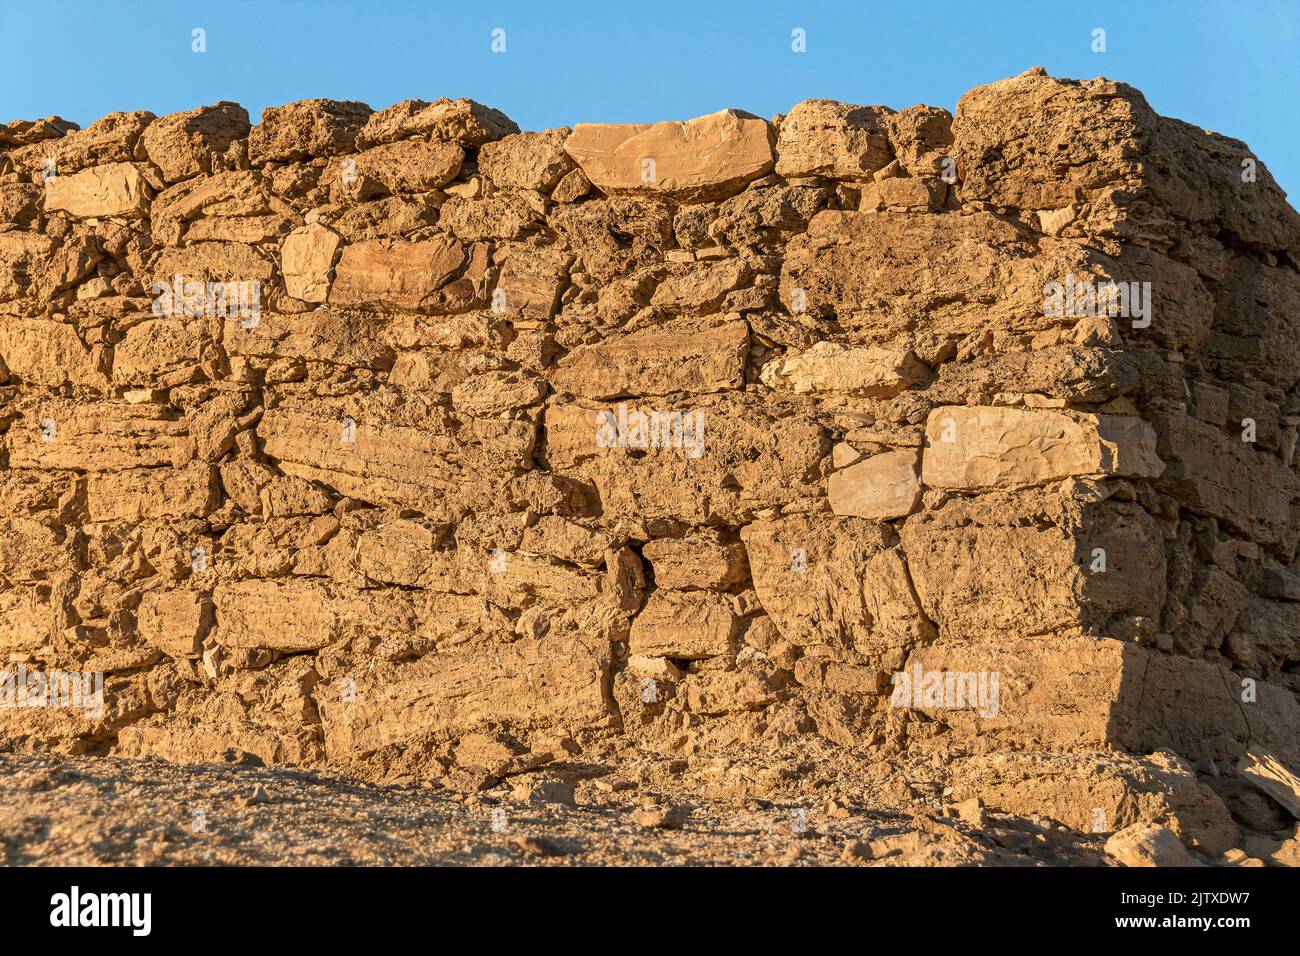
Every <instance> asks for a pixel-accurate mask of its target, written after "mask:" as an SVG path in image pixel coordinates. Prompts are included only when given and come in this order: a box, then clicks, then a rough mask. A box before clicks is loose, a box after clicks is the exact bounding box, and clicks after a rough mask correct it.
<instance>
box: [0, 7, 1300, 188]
mask: <svg viewBox="0 0 1300 956" xmlns="http://www.w3.org/2000/svg"><path fill="white" fill-rule="evenodd" d="M195 27H201V28H203V29H204V30H206V31H207V52H206V53H203V54H196V53H193V52H191V49H190V47H191V30H192V29H194V28H195ZM498 27H499V28H502V29H504V30H505V31H506V32H505V39H506V52H505V53H504V54H494V53H493V52H492V50H491V42H492V37H491V33H492V30H493V29H494V28H498ZM1095 27H1101V28H1103V29H1105V30H1106V41H1107V50H1106V52H1105V53H1094V52H1092V50H1091V45H1092V36H1091V33H1092V30H1093V28H1095ZM795 28H802V29H803V30H805V31H806V36H807V52H806V53H803V54H795V53H792V52H791V49H790V45H791V31H792V30H793V29H795ZM1040 64H1041V65H1042V66H1045V67H1046V68H1047V70H1048V72H1050V73H1052V74H1054V75H1057V76H1067V77H1073V78H1091V77H1094V76H1103V75H1104V76H1107V77H1109V78H1111V79H1116V80H1123V81H1125V82H1127V83H1131V84H1133V85H1134V86H1136V87H1138V88H1139V89H1141V90H1142V91H1143V92H1144V93H1145V94H1146V96H1147V99H1148V100H1149V101H1150V103H1151V105H1152V106H1153V107H1155V109H1156V110H1157V111H1158V112H1160V113H1163V114H1165V115H1168V116H1175V117H1178V118H1180V119H1184V120H1187V121H1189V122H1192V123H1196V124H1198V125H1200V126H1202V127H1204V128H1206V129H1212V130H1215V131H1217V132H1221V133H1225V134H1228V135H1231V136H1236V137H1238V138H1240V139H1243V140H1245V141H1246V142H1247V143H1249V144H1250V146H1251V147H1252V149H1253V151H1254V153H1255V155H1257V156H1258V157H1259V158H1261V159H1262V160H1263V161H1264V163H1265V164H1266V165H1267V166H1268V167H1269V168H1270V169H1271V170H1272V171H1273V174H1274V176H1275V177H1276V178H1277V180H1278V181H1279V182H1280V183H1281V185H1282V187H1283V188H1284V189H1286V190H1287V191H1288V192H1289V193H1290V195H1291V200H1292V204H1293V205H1297V204H1300V202H1298V200H1300V0H1119V2H1116V0H1087V2H1078V0H962V2H954V0H917V2H913V0H858V2H851V0H843V2H830V0H826V2H818V0H801V2H777V0H749V2H741V0H693V2H678V0H604V2H596V0H570V2H564V0H549V2H546V0H528V2H525V0H519V2H511V3H494V2H490V0H485V2H477V0H456V2H444V0H425V2H415V0H372V2H368V3H367V2H358V3H355V4H354V3H346V2H341V0H317V2H307V0H279V2H276V0H254V2H243V0H230V2H224V3H222V2H217V0H206V2H191V0H158V2H155V0H98V2H96V0H0V122H3V121H6V120H9V119H17V118H34V117H38V116H48V115H50V114H52V113H57V114H60V115H62V116H64V117H66V118H67V119H71V120H74V121H76V122H78V123H80V124H82V125H83V126H84V125H86V124H87V123H89V122H91V121H93V120H95V119H97V118H98V117H100V116H102V115H103V114H105V113H108V112H111V111H113V110H128V109H149V110H152V111H153V112H155V113H158V114H163V113H170V112H174V111H177V110H183V109H189V108H192V107H194V106H199V105H202V104H205V103H211V102H215V101H217V100H223V99H225V100H236V101H238V102H239V103H242V104H243V105H244V106H245V107H246V108H247V109H248V111H249V114H250V115H251V116H252V117H253V118H254V121H256V118H257V117H258V116H259V115H260V114H261V110H262V109H263V107H266V106H273V105H277V104H280V103H286V102H290V101H292V100H298V99H305V98H308V97H331V98H335V99H354V100H362V101H364V102H366V103H368V104H369V105H370V106H372V107H374V108H375V109H380V108H382V107H384V106H388V105H389V104H391V103H394V102H396V101H398V100H403V99H408V98H411V97H416V98H420V99H436V98H437V97H439V96H451V97H456V96H469V97H472V98H473V99H476V100H479V101H480V102H483V103H487V104H488V105H490V106H495V107H497V108H498V109H501V110H504V111H505V112H506V113H508V114H509V115H510V116H511V117H512V118H513V119H514V120H515V121H516V122H518V123H519V125H520V126H521V127H522V128H524V129H545V128H547V127H554V126H562V125H565V124H572V123H574V122H580V121H591V122H609V121H639V122H646V121H655V120H661V119H686V118H689V117H691V116H697V115H699V114H701V113H708V112H712V111H714V110H717V109H721V108H723V107H727V106H734V107H737V108H741V109H747V110H749V111H751V112H753V113H757V114H759V115H762V116H771V115H772V114H774V113H779V112H784V111H785V110H787V109H788V108H789V107H790V106H791V105H792V104H794V103H796V102H798V101H799V100H802V99H807V98H809V97H830V98H832V99H837V100H844V101H847V102H853V103H871V104H885V105H887V106H892V107H895V108H901V107H905V106H910V105H912V104H914V103H928V104H931V105H934V106H943V107H947V108H948V109H952V108H953V107H954V106H955V105H956V101H957V98H958V96H960V95H961V94H962V93H963V92H964V91H965V90H967V89H969V88H970V87H972V86H978V85H980V84H982V83H988V82H991V81H993V80H997V79H1000V78H1002V77H1006V76H1010V75H1013V74H1015V73H1020V72H1022V71H1023V70H1026V69H1028V68H1029V67H1031V66H1035V65H1040Z"/></svg>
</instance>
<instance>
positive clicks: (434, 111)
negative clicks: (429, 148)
mask: <svg viewBox="0 0 1300 956" xmlns="http://www.w3.org/2000/svg"><path fill="white" fill-rule="evenodd" d="M518 132H519V127H518V126H516V125H515V123H514V121H513V120H511V119H510V117H508V116H506V115H505V114H504V113H502V112H501V111H500V110H494V109H492V108H490V107H487V106H484V105H482V104H481V103H475V102H474V101H473V100H465V99H460V100H448V99H441V100H438V101H437V102H436V103H427V102H425V101H424V100H403V101H402V102H401V103H395V104H393V105H392V106H390V107H388V108H387V109H384V110H380V111H379V112H378V113H375V114H374V115H372V116H371V117H370V118H369V119H368V120H367V121H366V125H365V128H364V129H362V130H361V135H360V136H359V137H358V140H359V142H360V144H361V145H363V146H371V145H375V144H377V143H391V142H393V141H395V140H399V139H406V138H407V137H408V136H417V135H427V136H428V137H429V138H430V139H433V140H438V141H441V142H448V143H459V144H460V145H461V146H470V147H477V146H482V145H484V144H485V143H488V142H491V141H492V140H496V139H501V138H502V137H503V136H509V135H510V134H512V133H518Z"/></svg>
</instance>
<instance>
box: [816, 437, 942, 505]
mask: <svg viewBox="0 0 1300 956" xmlns="http://www.w3.org/2000/svg"><path fill="white" fill-rule="evenodd" d="M920 467H921V453H920V452H919V451H917V450H915V449H912V448H900V449H898V450H897V451H890V452H885V453H884V454H881V455H871V456H869V457H867V458H864V459H862V460H861V461H859V462H857V463H856V464H853V465H849V466H848V467H847V468H841V469H840V470H839V471H836V472H834V473H833V474H832V475H831V477H830V479H829V481H828V482H827V484H826V495H827V497H828V498H829V499H830V503H831V510H832V511H834V512H835V513H836V514H837V515H856V516H857V517H859V518H875V519H876V520H877V521H885V520H888V519H890V518H903V517H906V516H907V515H910V514H911V513H912V512H913V511H915V510H916V509H917V507H919V506H920V504H921V475H920Z"/></svg>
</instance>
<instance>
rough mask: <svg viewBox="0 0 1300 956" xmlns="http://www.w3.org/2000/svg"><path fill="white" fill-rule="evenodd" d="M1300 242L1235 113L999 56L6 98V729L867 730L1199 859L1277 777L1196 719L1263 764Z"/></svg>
mask: <svg viewBox="0 0 1300 956" xmlns="http://www.w3.org/2000/svg"><path fill="white" fill-rule="evenodd" d="M1247 172H1249V175H1247ZM1298 264H1300V216H1298V215H1297V213H1296V212H1295V210H1294V209H1292V208H1291V207H1290V206H1289V205H1288V204H1287V203H1286V200H1285V197H1284V195H1283V194H1282V193H1281V191H1280V190H1279V189H1278V187H1277V186H1276V184H1275V183H1274V182H1273V180H1272V178H1271V176H1270V175H1269V173H1268V171H1267V169H1265V167H1264V166H1263V164H1262V163H1258V162H1257V161H1256V158H1255V157H1253V156H1252V155H1251V153H1250V150H1249V148H1248V147H1247V146H1246V145H1245V144H1244V143H1241V142H1239V141H1236V140H1232V139H1229V138H1227V137H1224V136H1220V135H1218V134H1213V133H1206V132H1203V131H1200V130H1196V129H1193V128H1192V127H1190V126H1188V125H1187V124H1185V123H1181V122H1179V121H1176V120H1171V119H1166V118H1163V117H1160V116H1158V115H1156V114H1155V113H1154V112H1153V111H1152V110H1151V109H1150V107H1149V106H1148V105H1147V104H1146V102H1145V101H1144V99H1143V98H1142V96H1141V94H1140V93H1138V92H1137V91H1136V90H1133V89H1132V88H1130V87H1127V86H1124V85H1122V84H1117V83H1112V82H1109V81H1105V80H1092V81H1086V82H1077V81H1068V80H1060V79H1056V78H1053V77H1050V76H1047V75H1046V74H1045V73H1044V72H1043V71H1042V70H1040V69H1035V70H1031V71H1029V72H1027V73H1024V74H1022V75H1020V76H1017V77H1014V78H1011V79H1008V80H1005V81H1002V82H999V83H994V84H991V85H989V86H986V87H981V88H979V89H976V90H972V91H971V92H969V93H967V94H966V95H965V96H964V97H962V99H961V101H960V102H959V104H958V107H957V111H956V115H955V116H950V115H949V114H948V113H946V112H945V111H943V110H937V109H933V108H930V107H921V106H918V107H913V108H911V109H908V110H904V111H901V112H894V111H892V110H889V109H887V108H884V107H872V106H858V105H850V104H839V103H832V102H829V101H825V100H813V101H808V102H805V103H801V104H798V105H796V106H795V107H794V108H792V109H791V111H790V112H789V113H788V114H787V115H785V116H782V117H776V118H774V119H773V121H771V122H768V121H765V120H763V119H759V118H756V117H752V116H750V115H749V114H745V113H740V112H737V111H733V110H723V111H721V112H718V113H714V114H712V115H709V116H704V117H699V118H697V119H693V120H689V121H686V122H674V123H658V124H654V125H633V124H617V125H594V124H582V123H579V124H577V125H575V126H573V127H572V128H571V129H570V128H562V129H557V130H549V131H544V132H520V131H519V130H518V128H517V127H516V126H515V124H514V123H513V122H511V121H510V120H509V119H508V118H506V117H505V116H504V115H503V114H501V113H499V112H498V111H496V110H492V109H490V108H488V107H485V106H482V105H480V104H478V103H475V102H473V101H471V100H455V101H452V100H441V101H438V102H436V103H427V102H423V101H417V100H411V101H407V102H405V103H400V104H397V105H395V106H392V107H389V108H387V109H383V110H380V111H378V112H374V111H372V110H371V109H370V108H369V107H368V106H366V105H365V104H361V103H355V102H335V101H328V100H309V101H304V102H301V103H293V104H288V105H286V106H281V107H275V108H271V109H268V110H267V111H266V112H265V113H264V115H263V116H262V117H261V121H260V122H259V123H257V124H255V125H250V124H249V122H248V117H247V116H246V114H245V113H244V111H243V110H242V109H241V108H239V107H238V106H237V105H235V104H232V103H218V104H214V105H212V106H207V107H203V108H200V109H197V110H192V111H189V112H187V113H182V114H176V115H174V116H166V117H155V116H153V115H152V114H150V113H146V112H135V113H115V114H111V115H110V116H108V117H105V118H104V119H102V120H100V121H99V122H97V123H95V124H93V125H91V126H90V127H88V128H87V129H85V130H78V129H76V128H75V126H73V124H69V123H66V122H64V121H62V120H59V119H57V118H50V119H47V120H41V121H37V122H34V123H28V122H15V123H10V124H8V125H7V126H4V127H0V654H3V657H4V660H3V662H0V664H2V666H3V667H4V668H6V670H5V671H4V672H3V673H4V674H6V675H10V676H8V677H6V678H5V680H6V681H7V683H0V695H3V694H4V693H9V694H10V696H9V697H3V699H0V703H5V706H0V748H4V749H6V750H10V751H18V752H25V751H34V750H52V751H57V752H62V753H67V754H90V755H99V756H113V757H138V758H153V757H160V758H164V759H168V760H173V761H178V762H202V761H211V760H216V759H219V758H221V756H222V755H223V754H225V753H227V752H228V751H231V750H232V749H235V750H238V751H242V752H246V753H248V754H253V755H256V757H257V758H258V759H260V760H262V761H264V762H266V763H268V764H290V765H299V766H307V767H329V768H330V769H331V770H342V771H345V772H348V773H352V774H355V775H358V776H362V777H366V778H369V779H374V780H396V779H408V778H409V779H410V780H415V781H426V782H430V783H435V784H437V785H438V786H447V787H453V788H455V789H460V790H468V791H473V790H475V789H478V788H484V787H491V786H496V785H498V784H500V782H501V781H503V780H507V779H510V778H515V777H520V776H521V775H527V774H530V773H534V772H535V771H536V770H537V769H538V768H539V767H542V766H545V765H548V764H551V763H553V762H555V761H557V760H558V761H574V762H578V763H582V762H585V763H587V764H596V763H600V762H604V763H606V764H608V765H610V766H619V765H622V764H624V763H626V762H627V761H629V760H632V759H633V757H634V756H635V757H636V759H642V758H644V759H649V760H657V761H665V762H667V763H668V764H670V765H672V764H673V762H674V761H691V760H698V761H702V762H707V761H708V760H712V759H715V758H718V759H721V757H722V755H727V754H730V755H737V759H741V757H740V756H738V755H744V754H755V753H766V752H773V751H782V752H800V751H802V752H805V753H807V754H810V755H812V754H816V755H817V756H816V757H813V756H809V757H808V759H807V760H806V761H805V763H806V764H807V767H804V768H802V769H801V768H800V766H799V765H798V764H797V763H796V764H795V765H794V766H793V768H792V769H790V770H789V772H790V773H792V774H795V775H796V776H797V775H802V774H806V773H809V772H813V771H815V770H816V768H817V767H818V766H819V763H818V761H821V764H820V766H829V765H830V764H829V763H827V761H831V760H832V756H831V755H836V754H837V755H839V756H838V757H835V758H834V759H836V760H839V759H842V760H844V761H849V762H851V763H852V764H853V765H854V766H859V767H862V768H865V770H864V772H866V773H868V774H873V775H875V776H874V778H873V779H875V781H876V783H877V784H879V785H880V787H882V788H883V789H879V790H877V791H873V795H872V796H871V797H870V799H885V798H886V797H887V796H888V794H887V793H886V791H887V790H888V789H889V779H890V778H889V774H890V772H891V771H890V768H891V767H894V766H896V765H897V762H898V761H899V760H903V759H909V760H914V761H917V762H918V763H917V765H918V766H930V765H932V766H933V767H936V768H943V769H942V771H939V770H936V771H935V772H934V773H933V774H931V775H930V776H929V778H928V779H926V780H924V781H919V780H915V781H913V783H916V784H917V785H916V786H913V783H909V784H908V785H907V787H905V788H904V789H906V790H907V791H908V794H907V795H908V797H909V798H910V799H921V800H929V801H938V802H940V803H942V802H943V801H945V800H946V799H947V798H949V797H953V798H954V800H960V801H964V803H963V806H965V807H966V809H965V811H963V812H964V813H965V814H966V816H970V817H971V818H972V819H978V818H980V817H981V814H983V813H984V812H985V811H984V810H983V809H982V807H984V806H987V807H988V809H989V811H997V810H1006V811H1008V812H1014V813H1021V814H1038V815H1041V816H1045V817H1052V818H1054V819H1057V820H1059V821H1061V822H1062V823H1064V824H1065V825H1067V826H1068V827H1071V828H1075V829H1085V828H1086V829H1088V832H1090V833H1097V834H1101V835H1107V834H1110V833H1114V832H1117V831H1121V830H1123V831H1124V835H1123V836H1122V838H1121V836H1116V837H1115V838H1114V840H1115V842H1114V848H1115V853H1116V855H1119V856H1122V857H1126V858H1128V859H1129V860H1130V861H1136V860H1140V859H1147V858H1150V859H1154V860H1155V861H1156V862H1160V861H1162V860H1168V859H1181V857H1179V854H1178V852H1177V851H1175V850H1172V849H1170V842H1169V841H1170V840H1175V841H1176V842H1178V843H1179V845H1180V846H1183V847H1186V848H1188V849H1189V850H1190V851H1191V852H1192V853H1193V855H1194V856H1196V855H1199V858H1201V859H1204V860H1217V861H1222V860H1224V859H1236V858H1237V857H1236V856H1234V855H1233V854H1234V853H1240V852H1241V850H1240V847H1241V846H1243V845H1244V843H1243V841H1246V842H1249V841H1250V840H1252V839H1255V840H1259V839H1264V837H1263V836H1260V834H1261V832H1262V833H1264V834H1268V835H1269V836H1268V839H1273V840H1277V841H1281V840H1282V839H1283V837H1282V836H1279V834H1281V833H1282V831H1283V830H1284V829H1285V826H1286V825H1289V824H1287V823H1286V821H1287V820H1288V819H1289V813H1288V811H1287V810H1286V808H1285V806H1284V805H1281V804H1279V803H1278V801H1277V800H1276V799H1271V798H1270V797H1269V796H1267V794H1264V793H1262V792H1259V791H1257V790H1255V789H1252V788H1251V787H1250V785H1249V783H1248V781H1245V780H1244V779H1243V778H1241V777H1240V776H1239V775H1238V774H1237V771H1236V769H1235V768H1236V767H1237V765H1238V762H1239V761H1240V760H1241V759H1242V757H1243V756H1244V755H1245V754H1246V753H1247V752H1248V751H1250V750H1251V749H1252V748H1254V749H1259V750H1263V751H1267V752H1268V753H1270V754H1271V755H1272V756H1273V758H1274V759H1276V760H1277V761H1278V762H1279V765H1280V766H1282V767H1284V768H1289V771H1288V772H1290V773H1292V774H1294V773H1295V772H1296V771H1297V770H1298V769H1300V563H1298V562H1297V547H1298V546H1300V476H1298V475H1297V473H1296V471H1297V468H1300V462H1297V460H1296V455H1295V451H1296V444H1297V438H1298V436H1300V325H1298V324H1297V321H1298V320H1297V316H1298V315H1300V272H1298V271H1297V266H1298ZM32 675H39V678H40V680H42V681H45V686H47V687H48V688H55V687H57V688H58V689H60V691H61V692H70V691H69V688H70V686H71V685H70V684H69V681H70V680H71V678H72V677H73V676H75V677H77V678H78V679H80V678H82V677H85V678H86V679H87V680H90V683H88V684H86V685H85V688H86V693H87V694H91V697H90V698H89V700H88V701H87V700H82V699H81V698H77V699H76V700H75V701H71V700H70V699H69V698H68V693H63V696H62V697H61V698H59V699H57V700H48V699H46V700H45V705H43V706H12V705H11V704H12V703H13V702H14V701H16V699H17V696H16V695H17V694H18V689H17V687H16V684H17V683H18V682H19V681H20V680H22V681H27V682H29V683H30V681H31V680H32ZM60 675H62V676H60ZM98 680H102V685H99V684H97V683H96V681H98ZM24 686H26V685H24ZM101 686H102V694H100V693H99V692H98V690H97V688H99V687H101ZM6 688H10V690H8V691H6ZM79 688H80V685H79V686H78V689H79ZM92 692H93V693H92ZM700 766H701V767H704V766H706V763H701V764H700ZM738 766H740V765H738ZM808 768H812V769H811V770H809V769H808ZM736 773H737V774H738V775H740V776H743V772H742V771H739V770H738V771H736ZM754 773H755V775H756V782H754V783H753V788H752V789H749V790H746V791H745V792H746V795H747V796H753V795H755V794H758V795H761V794H763V793H765V792H775V791H776V789H779V788H778V787H777V783H779V780H778V778H779V776H780V775H779V774H777V775H776V776H775V777H774V776H772V775H771V774H767V775H765V774H766V771H764V772H763V773H759V772H758V771H754ZM708 780H709V778H708V773H707V772H705V771H701V775H700V776H699V777H698V778H695V779H694V782H693V783H691V784H690V786H697V787H703V788H707V786H708V785H709V783H708ZM552 783H553V782H552ZM569 783H572V781H571V780H570V781H569ZM539 786H540V784H539ZM897 786H902V785H901V784H898V785H897ZM897 786H896V787H895V789H897ZM931 788H933V789H931ZM543 789H546V788H545V787H543ZM552 789H554V788H552ZM561 789H563V788H562V787H561ZM547 792H550V791H547ZM1026 794H1032V797H1026ZM765 799H766V798H765ZM1027 799H1028V800H1030V801H1032V805H1031V804H1027V803H1026V800H1027ZM981 800H982V801H983V804H982V805H978V806H977V805H976V804H969V801H976V802H977V803H978V801H981ZM1089 801H1095V802H1091V803H1090V802H1089ZM642 810H643V811H644V814H645V818H646V819H647V820H651V819H653V820H657V821H659V823H658V825H661V826H665V827H667V826H676V825H679V824H680V823H681V820H680V819H679V816H680V815H679V814H677V813H676V812H675V811H673V810H671V808H665V807H662V806H656V807H644V808H642ZM1094 811H1099V812H1100V814H1101V816H1100V817H1099V816H1097V814H1096V813H1094ZM1098 821H1100V822H1098ZM1134 828H1138V829H1134ZM1157 828H1159V829H1157ZM1165 834H1168V835H1165ZM1028 839H1033V837H1029V838H1028ZM913 843H914V844H915V845H912V844H909V847H910V849H906V848H902V847H900V848H899V849H900V852H903V851H904V850H905V853H904V855H905V856H907V858H908V859H912V860H915V861H919V862H927V861H929V862H936V860H935V859H934V858H933V856H929V857H927V855H926V852H925V849H924V848H925V846H927V845H928V844H927V841H926V839H923V838H921V837H917V838H916V839H915V840H913ZM872 845H873V844H872V840H871V839H870V838H867V839H865V841H864V842H863V847H861V848H859V849H860V852H861V853H862V854H875V853H877V851H879V852H881V853H884V852H886V851H885V850H883V849H880V848H877V849H872ZM1279 845H1280V844H1279ZM855 852H856V851H855ZM888 852H889V853H890V854H891V855H892V852H893V851H888ZM972 852H973V851H972ZM1225 853H1226V854H1227V856H1225ZM1288 853H1289V851H1288V852H1282V853H1281V854H1280V855H1278V856H1276V859H1277V860H1279V861H1280V860H1285V859H1288V858H1289V856H1288ZM1270 859H1273V858H1272V857H1270Z"/></svg>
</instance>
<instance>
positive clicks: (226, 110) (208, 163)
mask: <svg viewBox="0 0 1300 956" xmlns="http://www.w3.org/2000/svg"><path fill="white" fill-rule="evenodd" d="M249 129H250V126H249V123H248V111H247V110H245V109H244V108H243V107H242V106H240V105H239V104H238V103H228V102H221V103H216V104H214V105H212V106H200V107H199V108H198V109H195V110H189V111H188V112H185V113H172V114H170V115H168V116H162V117H159V118H158V119H156V120H154V121H153V122H152V123H150V124H149V125H148V126H147V127H145V130H144V133H143V135H142V136H141V137H140V141H141V142H142V143H143V144H144V149H145V152H146V153H148V154H149V161H150V162H151V163H153V164H154V165H155V166H157V167H158V168H159V169H160V170H161V171H162V175H163V179H164V180H166V181H167V182H169V183H175V182H180V181H181V180H183V179H189V178H190V177H191V176H199V175H204V174H210V173H216V172H220V170H221V169H222V168H223V167H225V168H234V167H236V166H238V165H239V160H240V159H241V158H242V154H243V153H244V151H245V150H246V148H247V147H246V143H245V140H247V138H248V132H249Z"/></svg>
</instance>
